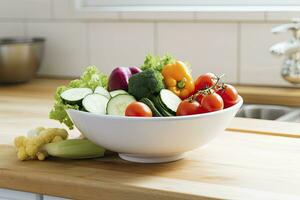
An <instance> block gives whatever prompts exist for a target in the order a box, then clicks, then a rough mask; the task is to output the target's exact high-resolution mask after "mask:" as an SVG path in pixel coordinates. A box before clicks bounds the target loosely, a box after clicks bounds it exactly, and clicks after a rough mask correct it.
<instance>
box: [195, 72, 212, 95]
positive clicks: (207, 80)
mask: <svg viewBox="0 0 300 200" xmlns="http://www.w3.org/2000/svg"><path fill="white" fill-rule="evenodd" d="M216 81H217V77H216V76H215V75H214V74H213V73H206V74H202V75H200V76H199V77H198V78H197V80H196V81H195V91H196V92H197V91H198V90H204V89H207V88H209V87H211V86H213V85H214V84H215V83H216Z"/></svg>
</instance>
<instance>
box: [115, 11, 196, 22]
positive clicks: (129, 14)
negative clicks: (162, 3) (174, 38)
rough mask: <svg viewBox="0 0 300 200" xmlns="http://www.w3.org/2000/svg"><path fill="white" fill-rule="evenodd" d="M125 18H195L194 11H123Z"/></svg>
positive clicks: (123, 17) (122, 16) (122, 15)
mask: <svg viewBox="0 0 300 200" xmlns="http://www.w3.org/2000/svg"><path fill="white" fill-rule="evenodd" d="M120 14H121V19H123V20H128V19H130V20H137V19H138V20H140V19H141V20H177V21H178V20H179V21H182V20H194V12H121V13H120Z"/></svg>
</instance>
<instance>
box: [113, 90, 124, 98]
mask: <svg viewBox="0 0 300 200" xmlns="http://www.w3.org/2000/svg"><path fill="white" fill-rule="evenodd" d="M119 94H128V92H126V91H125V90H114V91H111V92H110V96H111V97H115V96H117V95H119Z"/></svg>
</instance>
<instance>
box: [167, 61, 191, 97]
mask: <svg viewBox="0 0 300 200" xmlns="http://www.w3.org/2000/svg"><path fill="white" fill-rule="evenodd" d="M162 75H163V77H164V82H165V85H166V87H167V89H169V90H171V91H172V92H174V93H175V94H176V95H177V96H179V97H180V98H181V99H185V98H187V97H189V96H190V95H192V94H193V92H194V90H195V84H194V81H193V78H192V76H191V75H190V73H189V70H188V68H187V67H186V65H185V64H184V63H183V62H181V61H176V62H175V63H171V64H167V65H165V66H164V67H163V69H162Z"/></svg>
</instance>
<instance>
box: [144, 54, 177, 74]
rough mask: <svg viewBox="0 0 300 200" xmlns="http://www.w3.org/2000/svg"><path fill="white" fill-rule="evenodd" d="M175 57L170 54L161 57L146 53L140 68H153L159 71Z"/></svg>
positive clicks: (172, 61)
mask: <svg viewBox="0 0 300 200" xmlns="http://www.w3.org/2000/svg"><path fill="white" fill-rule="evenodd" d="M174 62H175V59H174V57H173V56H172V55H170V54H166V55H164V56H163V57H160V56H156V57H155V56H153V55H151V54H148V55H147V56H146V58H145V61H144V65H142V66H141V69H142V70H146V69H153V70H155V71H159V72H161V70H162V68H163V67H164V66H165V65H167V64H170V63H174Z"/></svg>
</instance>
